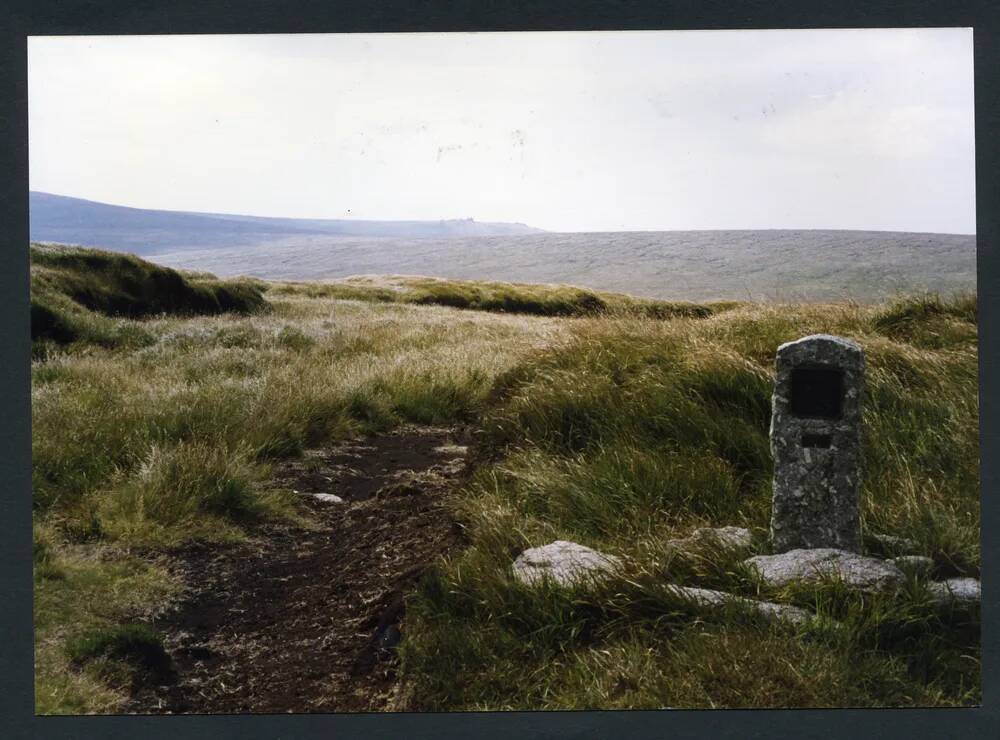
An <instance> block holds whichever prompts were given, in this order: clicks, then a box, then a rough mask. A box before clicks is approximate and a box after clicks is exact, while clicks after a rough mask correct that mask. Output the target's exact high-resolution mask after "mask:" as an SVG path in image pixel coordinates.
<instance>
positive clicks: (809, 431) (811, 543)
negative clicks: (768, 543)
mask: <svg viewBox="0 0 1000 740" xmlns="http://www.w3.org/2000/svg"><path fill="white" fill-rule="evenodd" d="M864 374H865V356H864V351H863V350H862V349H861V347H860V346H859V345H857V344H855V343H854V342H852V341H850V340H847V339H842V338H841V337H834V336H830V335H828V334H814V335H812V336H808V337H804V338H802V339H799V340H798V341H795V342H788V343H787V344H783V345H781V346H780V347H778V354H777V378H776V380H775V383H774V397H773V399H772V411H771V454H772V455H773V457H774V499H773V503H772V509H771V540H772V544H773V546H774V551H775V552H787V551H788V550H794V549H796V548H816V547H833V548H837V549H840V550H847V551H850V552H860V551H861V512H860V502H859V497H860V491H861V465H862V459H861V407H862V395H863V392H864Z"/></svg>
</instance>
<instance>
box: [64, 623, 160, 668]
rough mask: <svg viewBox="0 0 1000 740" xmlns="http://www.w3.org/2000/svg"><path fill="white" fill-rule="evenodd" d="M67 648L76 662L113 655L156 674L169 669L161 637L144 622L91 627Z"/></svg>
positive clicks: (111, 656) (113, 657)
mask: <svg viewBox="0 0 1000 740" xmlns="http://www.w3.org/2000/svg"><path fill="white" fill-rule="evenodd" d="M66 650H67V653H68V655H69V658H70V660H71V661H73V662H74V663H77V664H82V663H85V662H86V661H89V660H95V659H97V658H112V659H115V660H122V661H127V662H129V663H133V664H134V665H135V666H136V667H138V668H142V669H144V670H148V671H152V672H155V673H158V674H163V673H167V672H168V671H169V669H170V656H169V655H167V653H166V651H165V650H164V649H163V637H162V636H161V635H160V634H159V633H157V632H156V631H155V630H153V628H152V627H149V626H148V625H145V624H123V625H116V626H114V627H106V628H103V629H96V630H92V631H90V632H87V633H86V634H83V635H80V636H79V637H77V638H75V639H74V640H72V641H71V642H70V643H69V644H68V645H67V646H66Z"/></svg>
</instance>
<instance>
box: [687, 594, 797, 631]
mask: <svg viewBox="0 0 1000 740" xmlns="http://www.w3.org/2000/svg"><path fill="white" fill-rule="evenodd" d="M670 590H671V591H673V592H674V593H675V594H677V595H678V596H680V597H681V598H683V599H687V600H689V601H691V602H693V603H695V604H697V605H698V606H702V607H726V606H729V605H731V604H734V605H736V604H738V605H740V606H742V607H744V608H747V609H750V610H751V611H754V612H756V613H757V614H759V615H761V616H763V617H766V618H767V619H769V620H771V621H778V622H788V623H790V624H795V625H799V624H804V623H806V622H808V621H809V620H811V619H813V618H814V617H815V615H814V614H812V612H809V611H806V610H805V609H800V608H799V607H797V606H791V605H789V604H775V603H774V602H771V601H756V600H755V599H747V598H745V597H743V596H737V595H735V594H730V593H726V592H725V591H715V590H713V589H708V588H693V587H690V586H671V587H670Z"/></svg>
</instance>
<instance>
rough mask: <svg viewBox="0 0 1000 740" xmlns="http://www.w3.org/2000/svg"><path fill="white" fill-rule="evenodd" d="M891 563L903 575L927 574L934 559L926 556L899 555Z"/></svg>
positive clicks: (932, 565)
mask: <svg viewBox="0 0 1000 740" xmlns="http://www.w3.org/2000/svg"><path fill="white" fill-rule="evenodd" d="M892 563H893V565H895V566H896V567H897V568H899V569H900V570H901V571H903V572H904V573H919V574H927V573H930V572H931V569H932V568H933V567H934V559H933V558H929V557H927V556H926V555H900V556H899V557H898V558H893V559H892Z"/></svg>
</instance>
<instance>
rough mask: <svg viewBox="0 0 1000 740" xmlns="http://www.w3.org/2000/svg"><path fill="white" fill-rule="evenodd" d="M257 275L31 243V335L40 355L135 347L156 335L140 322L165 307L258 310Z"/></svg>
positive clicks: (261, 304) (169, 310)
mask: <svg viewBox="0 0 1000 740" xmlns="http://www.w3.org/2000/svg"><path fill="white" fill-rule="evenodd" d="M266 305H267V304H266V301H265V300H264V298H263V296H262V295H261V291H260V289H259V288H258V287H256V286H255V285H253V284H251V283H249V282H237V281H228V282H223V281H220V280H216V279H215V278H214V277H212V276H203V275H198V276H193V275H182V274H180V273H178V272H177V271H175V270H171V269H169V268H166V267H159V266H157V265H153V264H151V263H149V262H146V261H145V260H141V259H139V258H138V257H135V256H133V255H130V254H116V253H112V252H104V251H101V250H97V249H79V248H73V247H63V246H56V245H51V244H32V245H31V339H32V342H33V345H34V351H35V354H36V355H39V354H44V353H46V352H49V351H51V346H52V345H53V344H55V345H67V344H72V343H74V342H85V343H93V344H100V345H104V346H109V347H114V346H121V347H125V348H135V347H139V346H145V345H148V344H150V343H151V342H152V341H153V338H152V336H151V335H150V334H149V333H148V332H146V331H144V330H143V329H142V328H140V326H139V325H138V324H136V323H135V322H128V321H122V320H117V321H116V320H115V318H116V317H121V318H124V319H136V318H143V317H146V316H153V315H157V314H180V315H195V314H218V313H223V312H227V311H234V312H241V313H247V312H254V311H261V310H263V309H264V308H265V307H266Z"/></svg>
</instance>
